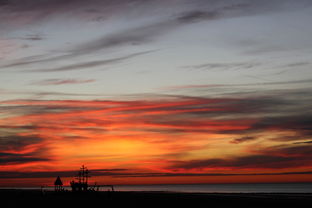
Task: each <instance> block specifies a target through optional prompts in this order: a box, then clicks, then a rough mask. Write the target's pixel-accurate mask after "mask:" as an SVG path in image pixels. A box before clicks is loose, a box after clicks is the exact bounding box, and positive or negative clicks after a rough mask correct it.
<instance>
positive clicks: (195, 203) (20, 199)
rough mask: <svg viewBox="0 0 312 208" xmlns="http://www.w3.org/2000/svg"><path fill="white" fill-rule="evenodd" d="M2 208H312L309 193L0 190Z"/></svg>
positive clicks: (311, 199)
mask: <svg viewBox="0 0 312 208" xmlns="http://www.w3.org/2000/svg"><path fill="white" fill-rule="evenodd" d="M0 199H1V207H43V208H44V207H68V208H69V207H73V208H74V207H85V208H89V207H111V208H114V207H147V208H148V207H160V208H162V207H167V206H168V207H169V206H170V207H172V206H174V207H191V208H197V207H211V208H214V207H216V208H223V207H227V208H233V207H240V208H244V207H248V208H253V207H255V208H258V207H259V208H260V207H261V208H268V207H274V208H279V207H293V208H299V207H311V206H312V194H276V193H274V194H269V193H268V194H263V193H248V194H247V193H241V194H221V193H216V194H210V193H209V194H207V193H205V194H201V193H170V192H93V193H84V194H83V193H80V194H74V193H71V192H64V193H55V192H51V191H50V192H45V194H42V192H41V191H40V190H38V191H35V190H0Z"/></svg>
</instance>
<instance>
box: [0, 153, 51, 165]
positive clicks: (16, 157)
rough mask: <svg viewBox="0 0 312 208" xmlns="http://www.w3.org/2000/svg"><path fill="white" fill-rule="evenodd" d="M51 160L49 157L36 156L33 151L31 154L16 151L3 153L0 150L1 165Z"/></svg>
mask: <svg viewBox="0 0 312 208" xmlns="http://www.w3.org/2000/svg"><path fill="white" fill-rule="evenodd" d="M45 161H49V159H47V158H42V157H36V155H33V154H32V153H29V154H14V153H1V152H0V164H1V165H13V164H26V163H32V162H45Z"/></svg>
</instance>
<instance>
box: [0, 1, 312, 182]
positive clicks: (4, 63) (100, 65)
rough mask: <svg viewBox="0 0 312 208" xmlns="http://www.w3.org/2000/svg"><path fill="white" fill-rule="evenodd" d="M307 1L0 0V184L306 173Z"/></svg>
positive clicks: (277, 177) (311, 58)
mask: <svg viewBox="0 0 312 208" xmlns="http://www.w3.org/2000/svg"><path fill="white" fill-rule="evenodd" d="M311 21H312V1H310V0H261V1H260V0H88V1H86V0H0V186H40V185H52V184H53V182H54V179H55V178H56V177H57V176H58V175H59V176H61V178H62V179H63V181H65V185H68V184H66V183H68V181H69V180H71V179H72V176H74V175H75V172H76V170H78V169H79V167H80V166H81V165H82V164H84V165H86V166H87V167H88V168H89V169H90V171H91V175H92V176H93V177H92V178H91V181H92V182H95V181H97V182H98V183H99V184H159V183H165V184H168V183H182V184H186V183H242V182H243V183H245V182H253V183H254V182H312V138H311V136H312V71H311V69H312V68H311V67H312V27H311Z"/></svg>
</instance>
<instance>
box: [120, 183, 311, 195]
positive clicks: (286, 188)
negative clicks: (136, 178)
mask: <svg viewBox="0 0 312 208" xmlns="http://www.w3.org/2000/svg"><path fill="white" fill-rule="evenodd" d="M115 190H117V191H165V192H185V193H312V183H279V184H189V185H131V186H128V185H120V186H115Z"/></svg>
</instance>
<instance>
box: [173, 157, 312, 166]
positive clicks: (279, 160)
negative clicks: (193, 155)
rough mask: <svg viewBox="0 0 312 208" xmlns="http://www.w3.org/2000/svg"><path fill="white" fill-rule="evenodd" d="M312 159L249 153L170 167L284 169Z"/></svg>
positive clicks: (182, 162)
mask: <svg viewBox="0 0 312 208" xmlns="http://www.w3.org/2000/svg"><path fill="white" fill-rule="evenodd" d="M311 162H312V161H311V159H310V157H309V156H306V157H289V156H275V155H269V154H268V155H266V154H261V155H249V156H244V157H237V158H233V159H207V160H191V161H179V162H175V164H174V165H172V166H170V167H169V169H185V170H188V169H204V168H235V169H249V168H254V169H283V168H290V167H292V168H294V167H303V166H306V165H311Z"/></svg>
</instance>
